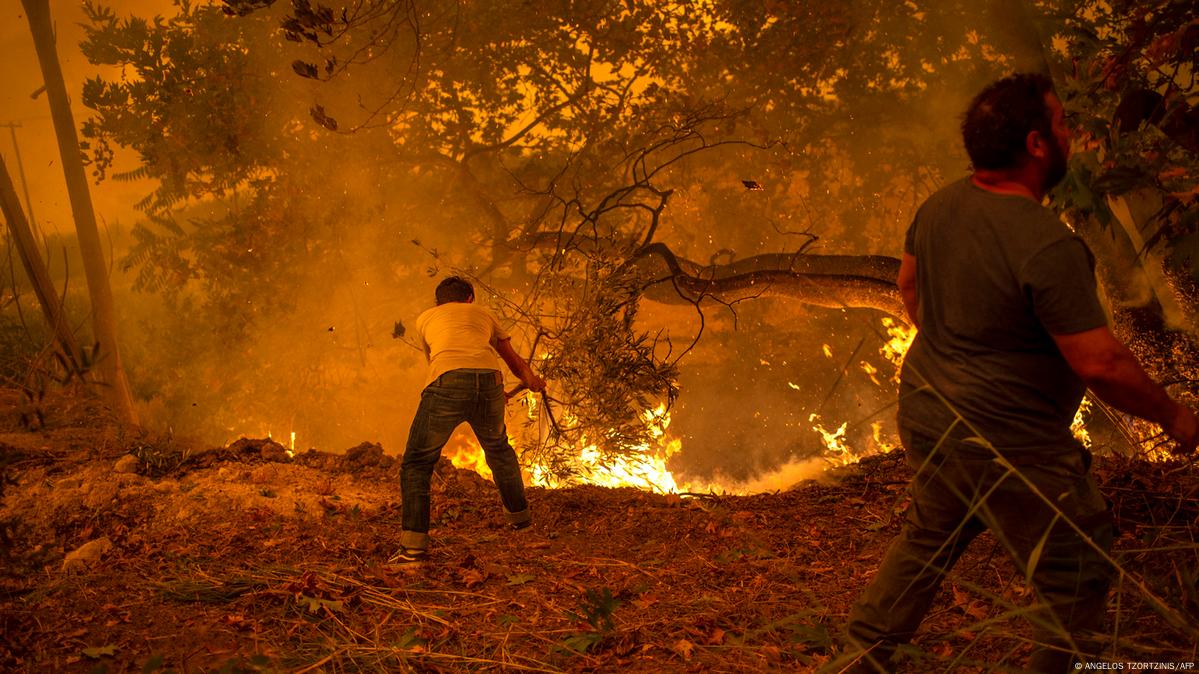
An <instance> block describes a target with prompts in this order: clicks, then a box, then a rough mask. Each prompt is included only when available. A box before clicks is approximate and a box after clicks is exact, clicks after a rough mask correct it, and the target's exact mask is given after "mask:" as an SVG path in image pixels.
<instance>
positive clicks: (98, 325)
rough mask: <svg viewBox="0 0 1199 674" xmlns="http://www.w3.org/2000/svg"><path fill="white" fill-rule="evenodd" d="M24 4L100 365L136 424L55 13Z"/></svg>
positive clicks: (116, 401)
mask: <svg viewBox="0 0 1199 674" xmlns="http://www.w3.org/2000/svg"><path fill="white" fill-rule="evenodd" d="M21 4H22V5H23V6H24V7H25V17H26V18H27V19H28V20H29V31H30V33H32V34H33V44H34V47H35V48H36V49H37V58H38V63H39V64H40V65H41V68H42V77H43V79H44V80H45V85H46V98H47V99H48V100H49V103H50V116H51V118H52V119H53V120H54V134H55V136H57V138H58V152H59V156H60V158H61V161H62V170H63V173H64V175H65V176H66V180H67V195H68V196H69V197H70V200H71V213H72V214H73V215H74V217H75V232H76V234H77V235H78V237H79V252H80V254H81V255H82V256H83V271H84V273H85V275H86V277H87V289H88V293H89V295H90V296H91V301H92V328H93V331H94V333H95V337H96V341H97V342H98V343H99V344H100V351H99V356H98V359H97V363H96V365H97V369H98V370H99V374H100V376H101V377H102V378H103V380H104V383H105V384H107V393H108V395H107V398H108V401H109V404H110V405H111V406H112V409H113V411H114V412H115V413H116V414H117V416H118V417H119V418H120V419H121V420H122V421H124V422H126V423H129V424H133V425H136V424H137V412H136V411H135V410H134V408H133V394H132V393H131V392H130V390H129V382H128V380H126V379H125V369H124V367H123V366H122V365H121V352H120V349H119V348H118V342H117V321H116V310H115V308H114V305H113V301H112V288H111V287H110V286H109V284H108V267H107V265H106V264H105V262H104V248H103V246H102V244H101V241H100V230H99V228H97V227H96V213H95V210H94V209H93V207H92V194H91V191H90V189H89V188H88V184H87V173H86V172H85V171H84V169H83V159H82V158H81V156H80V151H79V137H78V136H77V135H76V132H75V117H74V115H73V114H72V113H71V103H70V99H68V97H67V86H66V83H65V82H64V81H63V76H62V66H61V65H60V64H59V62H58V50H57V48H56V47H55V37H54V25H53V22H52V21H51V18H50V2H49V0H21Z"/></svg>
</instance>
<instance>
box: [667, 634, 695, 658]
mask: <svg viewBox="0 0 1199 674" xmlns="http://www.w3.org/2000/svg"><path fill="white" fill-rule="evenodd" d="M670 650H672V651H674V652H675V653H678V654H679V655H681V656H682V657H683V659H684V660H690V659H691V654H692V653H694V652H695V644H693V643H691V642H690V641H687V640H686V639H679V640H678V641H676V642H674V643H673V644H671V645H670Z"/></svg>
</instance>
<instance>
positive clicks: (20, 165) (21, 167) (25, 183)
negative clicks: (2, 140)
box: [0, 122, 37, 232]
mask: <svg viewBox="0 0 1199 674" xmlns="http://www.w3.org/2000/svg"><path fill="white" fill-rule="evenodd" d="M0 127H7V128H8V131H9V133H11V134H12V151H13V156H15V157H16V158H17V175H19V176H21V192H22V193H23V194H24V195H25V214H26V215H27V216H29V229H31V230H33V231H34V232H36V231H37V218H35V217H33V200H32V199H30V198H29V179H28V178H26V177H25V162H23V161H21V145H20V143H18V142H17V129H19V128H21V125H20V124H17V123H16V122H9V123H7V124H0Z"/></svg>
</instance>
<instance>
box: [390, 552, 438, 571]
mask: <svg viewBox="0 0 1199 674" xmlns="http://www.w3.org/2000/svg"><path fill="white" fill-rule="evenodd" d="M428 559H429V552H428V551H427V550H421V549H418V548H405V547H401V548H400V549H399V550H396V552H395V554H394V555H392V556H391V557H388V558H387V564H388V565H389V566H394V567H397V568H400V569H418V568H420V567H421V565H422V564H424V563H425V562H426V561H428Z"/></svg>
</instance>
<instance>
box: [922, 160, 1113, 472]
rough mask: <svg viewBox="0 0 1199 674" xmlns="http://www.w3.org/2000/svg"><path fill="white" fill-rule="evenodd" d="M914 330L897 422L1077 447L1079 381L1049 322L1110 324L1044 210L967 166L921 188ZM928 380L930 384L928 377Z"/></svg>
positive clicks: (1076, 254)
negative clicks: (954, 177)
mask: <svg viewBox="0 0 1199 674" xmlns="http://www.w3.org/2000/svg"><path fill="white" fill-rule="evenodd" d="M904 251H905V252H907V253H908V254H910V255H914V256H915V257H916V283H917V287H918V289H919V302H920V316H919V319H920V331H919V333H917V335H916V340H915V341H914V342H913V343H912V346H911V348H910V349H909V350H908V353H907V357H906V358H905V359H904V364H903V369H902V372H901V375H900V401H899V423H900V426H901V427H904V428H908V429H911V430H914V431H918V432H921V433H923V434H926V435H931V436H932V437H934V438H939V437H941V436H942V434H943V433H944V432H945V431H946V429H948V428H950V426H951V425H952V424H953V422H954V421H955V419H959V415H960V418H961V419H965V420H966V421H968V422H969V425H966V424H960V423H959V424H957V426H955V427H954V429H953V432H952V433H951V435H950V437H951V438H953V439H954V440H955V441H956V442H955V444H960V443H961V442H966V443H967V444H972V442H971V441H970V440H969V438H971V437H974V436H976V435H981V436H982V437H984V438H986V439H987V440H988V441H989V442H990V443H991V444H992V445H994V446H995V447H996V448H998V449H1000V450H1003V451H1004V452H1005V453H1007V452H1020V451H1063V450H1071V449H1074V448H1076V447H1077V446H1078V445H1077V441H1075V440H1074V438H1073V435H1072V434H1071V432H1070V423H1071V421H1072V420H1073V418H1074V413H1075V411H1076V410H1077V409H1078V404H1079V402H1080V401H1081V400H1082V395H1083V393H1084V391H1085V386H1084V385H1083V383H1082V380H1081V379H1079V378H1078V376H1077V375H1076V374H1075V373H1074V371H1073V370H1071V369H1070V366H1069V365H1068V364H1067V363H1066V360H1065V358H1063V357H1062V355H1061V353H1060V352H1059V351H1058V349H1057V345H1056V344H1055V343H1054V341H1053V339H1052V337H1050V335H1051V334H1057V335H1068V334H1073V333H1077V332H1083V331H1085V330H1091V329H1093V328H1097V327H1101V326H1103V325H1106V323H1107V316H1106V314H1105V313H1104V310H1103V307H1102V306H1101V305H1100V303H1099V298H1098V296H1097V294H1096V289H1095V272H1094V258H1093V257H1092V256H1091V252H1090V251H1089V250H1088V249H1087V247H1086V244H1084V243H1083V242H1082V240H1081V239H1079V238H1078V237H1077V236H1075V235H1074V233H1073V232H1071V231H1070V229H1069V228H1068V227H1066V225H1065V224H1063V223H1062V222H1061V221H1060V220H1059V219H1058V218H1057V217H1056V216H1055V215H1054V214H1053V212H1052V211H1050V210H1048V209H1046V208H1044V207H1042V206H1041V205H1039V204H1036V203H1033V202H1032V201H1031V200H1029V199H1026V198H1023V197H1018V196H1011V195H1002V194H995V193H992V192H988V191H986V190H984V189H982V188H980V187H978V186H977V185H975V184H973V183H972V182H971V181H970V180H969V179H968V178H967V179H963V180H960V181H958V182H955V183H953V184H951V185H948V186H946V187H945V188H943V189H941V190H940V191H938V192H937V193H936V194H934V195H932V196H931V197H929V199H928V201H926V202H924V205H922V206H921V207H920V210H919V211H918V212H917V213H916V218H915V219H914V220H913V222H912V225H911V227H910V228H909V229H908V234H907V239H906V241H905V243H904ZM926 385H927V386H929V387H931V388H932V389H935V391H936V393H932V392H931V391H929V390H928V389H927V388H924V387H925V386H926Z"/></svg>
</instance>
